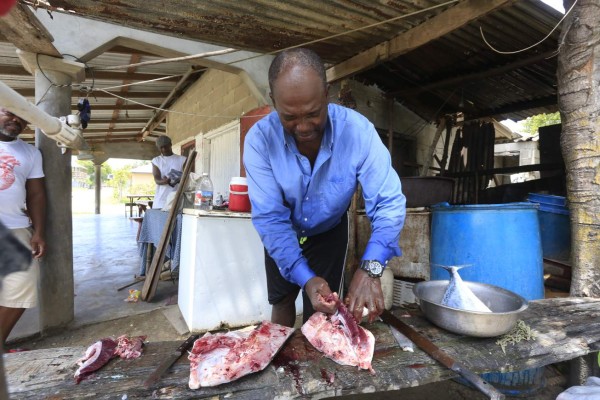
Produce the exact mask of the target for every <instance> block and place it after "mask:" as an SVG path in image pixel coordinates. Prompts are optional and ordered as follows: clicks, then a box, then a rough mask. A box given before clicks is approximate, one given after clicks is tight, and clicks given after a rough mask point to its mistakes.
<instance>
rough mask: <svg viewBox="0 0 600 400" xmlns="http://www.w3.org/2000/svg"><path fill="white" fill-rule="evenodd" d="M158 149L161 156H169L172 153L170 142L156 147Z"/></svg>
mask: <svg viewBox="0 0 600 400" xmlns="http://www.w3.org/2000/svg"><path fill="white" fill-rule="evenodd" d="M158 151H160V154H161V155H163V156H170V155H171V154H173V149H172V147H171V145H170V144H165V145H164V146H160V147H159V148H158Z"/></svg>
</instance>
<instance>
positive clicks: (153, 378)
mask: <svg viewBox="0 0 600 400" xmlns="http://www.w3.org/2000/svg"><path fill="white" fill-rule="evenodd" d="M199 337H200V335H191V336H190V337H189V338H187V339H186V340H185V342H183V343H182V344H181V345H180V346H179V347H178V348H177V349H176V350H175V351H174V352H173V353H171V354H169V355H167V356H166V358H165V360H164V361H163V362H162V363H160V365H159V366H158V367H157V368H156V369H155V370H154V372H152V373H151V374H150V376H149V377H148V379H146V380H145V381H144V387H146V388H150V387H151V386H152V385H154V384H155V383H156V382H158V381H159V380H160V377H161V376H162V374H163V373H165V372H166V371H167V370H168V369H169V368H170V367H171V365H173V364H174V363H175V361H177V360H178V359H179V357H181V356H182V355H183V353H185V352H186V351H187V350H189V349H190V348H191V347H192V346H193V345H194V342H195V341H196V339H198V338H199Z"/></svg>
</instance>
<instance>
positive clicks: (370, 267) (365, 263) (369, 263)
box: [360, 260, 384, 278]
mask: <svg viewBox="0 0 600 400" xmlns="http://www.w3.org/2000/svg"><path fill="white" fill-rule="evenodd" d="M360 269H362V270H363V271H366V272H367V274H369V276H370V277H371V278H380V277H381V275H383V269H384V266H383V265H382V264H381V263H380V262H379V261H377V260H362V261H361V263H360Z"/></svg>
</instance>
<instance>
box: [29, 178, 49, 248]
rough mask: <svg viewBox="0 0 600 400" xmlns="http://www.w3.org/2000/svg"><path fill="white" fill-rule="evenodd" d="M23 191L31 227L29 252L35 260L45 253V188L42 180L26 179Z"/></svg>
mask: <svg viewBox="0 0 600 400" xmlns="http://www.w3.org/2000/svg"><path fill="white" fill-rule="evenodd" d="M25 190H26V193H27V196H26V203H27V212H28V213H29V218H31V223H32V225H33V236H32V237H31V252H32V253H33V256H34V257H35V258H40V257H42V256H43V255H44V254H45V253H46V238H45V236H46V187H45V184H44V178H35V179H27V181H26V182H25Z"/></svg>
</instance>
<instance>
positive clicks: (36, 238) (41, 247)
mask: <svg viewBox="0 0 600 400" xmlns="http://www.w3.org/2000/svg"><path fill="white" fill-rule="evenodd" d="M30 243H31V255H33V257H34V258H41V257H42V256H43V255H44V254H46V241H45V240H44V238H43V237H42V235H40V234H38V233H34V234H33V235H32V236H31V242H30Z"/></svg>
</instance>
